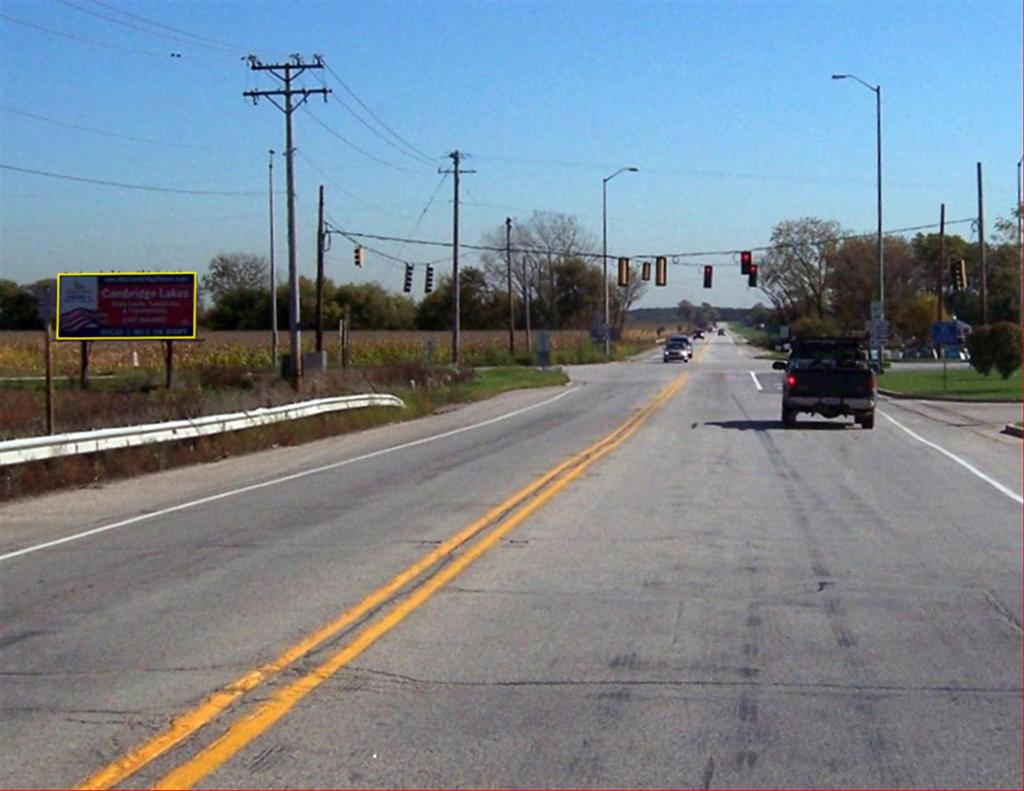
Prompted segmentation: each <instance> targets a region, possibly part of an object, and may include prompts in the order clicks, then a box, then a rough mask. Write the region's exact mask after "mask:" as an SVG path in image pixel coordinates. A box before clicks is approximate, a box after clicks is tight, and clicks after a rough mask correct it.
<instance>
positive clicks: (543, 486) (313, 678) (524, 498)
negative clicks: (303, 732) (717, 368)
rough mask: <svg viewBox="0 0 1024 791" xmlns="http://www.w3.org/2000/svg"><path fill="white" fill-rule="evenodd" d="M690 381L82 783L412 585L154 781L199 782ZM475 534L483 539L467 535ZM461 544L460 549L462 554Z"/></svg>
mask: <svg viewBox="0 0 1024 791" xmlns="http://www.w3.org/2000/svg"><path fill="white" fill-rule="evenodd" d="M685 381H686V374H685V373H683V374H680V375H679V376H678V377H677V378H676V379H674V380H673V381H672V382H671V383H670V384H669V385H667V386H666V387H665V388H664V389H663V390H662V391H661V392H660V393H659V394H658V395H657V396H656V397H655V398H654V399H653V400H652V401H650V402H649V403H648V404H647V405H646V406H644V407H643V408H642V409H641V410H639V411H638V412H636V413H635V414H633V415H632V416H631V417H630V418H629V419H628V420H626V421H625V422H624V423H622V424H621V425H620V426H618V428H616V429H615V430H614V431H612V432H611V433H610V434H608V435H607V436H605V437H604V438H602V439H601V440H599V441H597V442H595V443H594V444H593V445H591V446H590V447H588V448H586V449H585V450H583V451H582V452H580V453H578V454H576V455H575V456H573V457H572V458H569V459H567V460H566V461H563V462H562V463H561V464H558V465H556V466H555V467H553V468H552V469H550V470H549V471H548V472H546V473H544V474H543V475H541V476H540V477H539V478H537V479H536V480H535V481H533V482H532V483H530V484H529V485H527V486H525V487H523V488H522V489H520V490H519V491H517V492H516V493H515V494H513V495H512V496H511V497H509V498H508V499H507V500H505V501H504V502H502V503H501V504H499V505H497V506H495V507H494V508H492V509H491V510H489V511H488V512H487V513H486V514H484V515H483V516H481V517H480V518H479V519H477V520H476V521H474V522H473V523H472V524H470V525H468V526H467V527H465V528H463V529H462V530H461V531H459V532H458V533H456V534H455V535H454V536H452V537H451V538H449V539H448V540H447V541H445V542H444V543H442V544H441V545H439V546H438V547H436V548H435V549H433V550H432V551H430V552H428V553H427V554H426V555H424V556H423V557H422V558H420V559H419V560H418V561H416V562H415V563H413V564H412V565H410V566H409V567H408V568H406V569H405V570H404V571H402V572H401V573H399V574H398V575H396V576H395V577H394V578H393V579H392V580H391V581H389V582H388V583H387V584H385V585H383V586H381V587H380V588H378V589H377V590H375V591H374V592H373V593H371V594H370V595H369V596H367V597H366V598H365V599H363V600H362V601H361V602H359V603H358V604H357V605H355V606H354V607H352V608H350V609H349V610H346V611H345V612H344V613H342V614H341V615H339V616H338V617H337V618H335V619H334V620H333V621H331V622H330V623H328V624H326V625H325V626H323V627H321V628H320V629H317V630H316V631H315V632H312V633H311V634H309V635H307V636H306V637H305V638H304V639H303V640H301V641H300V642H298V643H296V644H295V645H293V646H291V647H290V648H289V649H288V650H286V651H285V652H284V653H282V654H281V655H280V656H278V657H277V658H276V659H274V660H273V661H272V662H269V663H267V664H265V665H263V666H261V667H258V668H256V669H254V670H252V671H250V672H249V673H247V674H245V675H244V676H242V677H240V678H238V679H236V680H235V681H233V682H231V683H230V684H228V685H227V686H225V687H223V688H222V689H220V690H218V691H217V692H215V693H213V694H212V695H210V696H209V697H207V698H206V699H205V700H203V701H202V702H201V703H200V704H199V705H197V706H196V707H195V708H193V709H191V710H190V711H187V712H185V713H184V714H182V715H180V716H178V717H176V718H175V719H174V720H173V721H172V723H171V725H170V726H169V727H168V728H167V729H166V730H164V731H163V732H161V733H159V734H157V735H156V736H154V737H153V738H152V739H150V740H149V741H147V742H145V743H144V744H141V745H140V746H138V747H136V748H135V749H133V750H131V751H130V752H128V753H127V754H125V755H124V756H123V757H121V758H120V759H118V760H116V761H114V762H112V763H110V764H108V765H107V766H105V767H104V768H103V769H101V770H99V771H98V772H96V773H95V774H93V775H91V776H90V777H89V778H87V779H86V780H85V781H84V782H83V783H82V784H81V785H80V786H79V788H82V789H106V788H110V787H111V786H113V785H116V784H117V783H119V782H121V781H122V780H124V779H125V778H127V777H130V776H131V775H133V774H134V773H135V772H137V771H139V770H140V769H141V768H143V767H144V766H146V765H147V764H149V763H150V762H152V761H153V760H155V759H156V758H157V757H159V756H160V755H162V754H164V753H165V752H167V751H168V750H170V749H171V748H172V747H174V746H175V745H177V744H180V743H181V742H183V741H184V740H186V739H188V738H189V737H190V736H192V735H193V734H195V733H196V732H197V731H198V730H199V729H200V728H202V727H204V726H205V725H207V724H209V723H210V722H212V721H213V720H214V719H215V718H216V717H217V716H218V715H219V714H220V713H221V712H223V711H224V710H225V709H227V708H228V707H229V706H231V705H232V704H233V703H235V702H236V701H237V700H239V699H240V698H241V697H242V696H243V695H245V694H246V693H247V692H250V691H251V690H253V689H255V688H256V687H257V686H259V685H261V684H262V683H263V682H265V681H267V680H269V679H271V678H273V677H274V676H277V675H278V674H280V672H281V671H282V670H284V669H285V668H287V667H289V666H290V665H292V664H293V663H294V662H296V661H297V660H299V659H301V658H302V657H304V656H306V655H308V654H309V653H310V652H311V651H313V650H314V649H315V648H317V647H318V646H319V645H321V644H323V643H324V642H325V641H327V640H329V639H331V638H332V637H334V636H336V635H337V634H339V633H340V632H342V631H343V630H345V629H346V628H348V627H349V626H352V625H353V624H355V623H357V622H358V621H360V620H361V619H363V618H365V617H366V616H370V615H372V614H373V613H374V611H376V610H378V609H379V608H381V607H382V606H383V605H385V604H387V603H388V602H390V601H391V600H393V599H395V598H396V597H398V596H399V595H400V594H402V591H403V590H405V589H406V588H409V590H408V591H407V592H406V593H405V594H404V595H402V596H401V597H400V598H398V599H397V601H395V602H394V603H393V604H392V606H391V607H390V608H389V609H387V610H386V611H385V612H384V613H383V614H382V615H380V617H378V618H376V619H373V620H369V621H368V622H367V623H366V624H365V625H363V626H362V627H361V628H360V629H359V630H358V631H356V632H355V634H354V636H353V637H352V638H351V640H349V641H348V642H347V643H346V644H345V645H344V646H343V647H342V648H341V649H339V650H338V651H337V652H335V653H334V654H333V655H331V656H330V657H329V658H328V659H327V660H326V661H324V662H323V663H321V664H320V665H319V666H318V667H316V668H315V669H314V670H312V671H310V672H309V673H307V674H305V675H304V676H302V677H300V678H299V679H298V680H296V681H294V682H292V683H290V684H288V685H286V686H283V687H281V688H280V689H277V690H275V691H274V692H273V693H272V694H271V695H270V696H269V697H268V698H267V699H266V700H265V701H264V702H262V703H260V704H259V705H258V706H257V707H256V708H255V709H254V710H253V711H252V712H251V713H249V714H247V715H245V716H244V717H242V718H240V719H239V720H237V721H235V722H234V723H233V724H231V725H230V726H228V728H227V730H226V731H225V732H224V733H223V734H222V735H221V736H219V737H218V738H217V739H215V740H214V741H213V742H211V743H210V744H209V745H207V746H206V747H204V748H203V749H202V750H200V751H199V752H198V753H196V754H195V755H194V756H193V757H192V758H190V759H188V760H186V761H185V762H184V763H182V764H180V765H179V766H178V767H177V768H175V769H173V770H171V771H170V772H169V773H168V774H166V775H165V776H164V777H162V778H161V779H160V780H159V781H158V782H157V783H156V784H155V785H154V786H153V787H154V788H190V787H191V786H193V785H194V784H195V783H197V782H198V781H199V780H201V779H202V778H203V777H205V776H206V775H208V774H209V773H210V772H212V771H214V770H215V769H217V768H218V767H219V766H221V765H223V764H224V763H225V762H226V761H227V760H229V759H230V758H231V757H232V756H233V755H235V753H237V752H238V751H239V750H241V749H242V748H243V747H244V746H246V745H247V744H249V743H250V742H252V741H253V740H254V739H255V738H256V737H258V736H259V735H260V734H261V733H263V732H264V731H266V730H267V729H268V728H270V727H271V726H272V725H274V723H276V722H277V721H278V720H280V719H281V718H282V717H284V716H285V715H286V714H287V713H288V711H289V710H290V709H291V708H292V707H293V706H294V705H295V704H296V703H298V702H299V701H300V700H302V698H304V697H305V696H306V695H308V694H309V693H310V692H312V691H313V690H314V689H316V688H317V687H318V686H319V685H320V684H321V683H323V682H324V681H325V680H327V679H328V678H330V677H331V676H332V675H333V674H335V673H336V672H337V671H338V670H340V669H341V668H342V667H344V666H345V665H346V664H348V663H349V662H351V661H352V660H353V659H355V658H356V657H358V656H359V655H360V654H361V653H363V651H365V650H366V649H367V648H369V647H370V646H371V645H373V643H375V642H376V641H377V640H378V639H380V638H381V637H382V636H383V635H385V634H386V633H387V632H389V631H390V630H391V629H393V628H394V627H395V626H397V625H398V624H399V623H401V622H402V620H403V619H404V618H405V617H406V616H407V615H409V613H411V612H412V611H413V610H415V609H417V608H418V607H419V606H420V605H422V604H423V603H424V602H425V601H427V599H429V598H430V597H431V596H432V595H433V594H434V593H436V592H437V591H438V590H440V589H441V588H442V587H444V585H446V584H447V583H448V582H450V581H451V580H452V579H454V578H455V577H456V576H458V575H459V574H460V573H462V571H464V570H465V569H466V568H467V567H468V566H469V565H470V564H471V563H473V561H475V560H476V559H477V558H479V557H480V556H481V555H483V554H484V553H485V552H487V550H489V549H490V548H491V547H493V546H494V545H495V544H496V543H498V542H499V541H500V540H501V539H502V537H504V536H505V535H506V534H507V533H508V532H509V531H511V530H513V529H514V528H515V527H516V526H518V525H519V524H521V523H522V522H523V521H524V520H525V519H527V518H528V517H529V516H530V515H531V514H532V513H534V512H535V511H536V510H537V509H539V508H541V507H542V506H543V505H544V504H545V503H547V502H548V501H549V500H550V499H551V498H553V497H554V496H555V495H556V494H558V493H559V492H560V491H562V490H563V489H565V487H567V486H568V485H569V484H570V483H572V482H573V481H574V480H575V479H576V478H578V477H579V476H580V475H582V474H583V472H584V471H585V470H586V469H587V468H588V467H590V466H591V465H592V464H594V463H595V462H597V461H598V460H599V459H601V458H603V457H604V456H606V455H607V454H608V453H610V452H611V451H613V450H614V449H615V448H617V447H618V446H619V445H621V444H622V443H623V442H625V441H626V440H627V439H629V437H631V436H632V435H633V434H634V433H635V432H636V431H637V430H638V429H639V428H640V426H641V425H643V423H644V422H645V421H646V420H647V419H648V418H649V417H650V416H651V415H652V414H653V413H654V412H655V411H656V410H657V409H659V408H660V407H661V406H662V405H664V404H665V402H666V401H668V400H669V399H670V398H671V397H672V396H673V395H675V394H676V393H677V392H678V391H679V390H680V389H681V388H682V386H683V384H684V383H685ZM472 539H477V540H476V541H474V542H473V543H469V542H471V540H472ZM457 550H462V551H461V552H459V554H458V556H457V557H456V556H455V552H456V551H457ZM443 561H449V562H447V563H446V564H445V565H443V566H441V567H440V568H439V570H437V571H436V573H433V574H428V572H429V571H430V570H431V569H433V568H434V567H435V566H438V565H439V564H441V563H442V562H443ZM410 585H411V587H410Z"/></svg>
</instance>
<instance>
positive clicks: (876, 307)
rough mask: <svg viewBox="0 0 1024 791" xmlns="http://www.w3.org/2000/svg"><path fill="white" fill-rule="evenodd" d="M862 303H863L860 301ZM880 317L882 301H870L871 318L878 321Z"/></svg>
mask: <svg viewBox="0 0 1024 791" xmlns="http://www.w3.org/2000/svg"><path fill="white" fill-rule="evenodd" d="M861 304H863V303H861ZM881 318H882V303H881V302H879V301H877V300H875V301H873V302H872V303H871V320H872V321H878V320H879V319H881Z"/></svg>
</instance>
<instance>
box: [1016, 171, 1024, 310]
mask: <svg viewBox="0 0 1024 791" xmlns="http://www.w3.org/2000/svg"><path fill="white" fill-rule="evenodd" d="M1022 165H1024V157H1021V158H1020V159H1018V160H1017V266H1018V267H1019V268H1018V270H1017V286H1018V287H1019V288H1020V294H1019V296H1020V305H1019V306H1018V307H1019V308H1020V325H1021V327H1024V251H1022V250H1021V240H1022V239H1024V228H1022V226H1021V223H1022V222H1024V216H1022V212H1024V207H1022V205H1021V195H1020V171H1021V166H1022Z"/></svg>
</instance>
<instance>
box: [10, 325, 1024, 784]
mask: <svg viewBox="0 0 1024 791" xmlns="http://www.w3.org/2000/svg"><path fill="white" fill-rule="evenodd" d="M770 365H771V363H770V362H769V361H760V360H755V359H753V356H752V355H751V354H750V353H749V352H748V351H747V350H746V348H745V347H741V346H739V345H737V344H735V343H734V342H733V336H732V335H731V334H727V335H725V336H721V337H717V336H716V337H714V338H712V339H710V340H708V341H706V342H698V344H697V347H696V354H695V357H694V360H693V362H690V363H688V364H674V365H667V364H663V363H662V361H661V354H660V352H657V353H655V352H653V351H652V352H651V353H650V354H649V355H647V356H645V357H644V358H638V359H635V360H632V361H630V362H626V363H616V364H611V365H604V366H583V367H580V368H578V369H574V370H572V371H571V377H572V380H573V383H572V384H571V385H570V386H568V387H565V388H558V389H545V390H535V391H517V392H513V393H508V394H506V395H503V396H501V397H499V398H496V399H493V400H490V401H486V402H480V403H476V404H472V405H469V406H466V407H464V408H461V409H457V410H452V411H449V412H446V413H444V414H441V415H437V416H434V417H432V418H429V419H426V420H419V421H413V422H411V423H406V424H401V425H394V426H388V427H385V428H381V429H375V430H372V431H368V432H364V433H361V434H358V435H349V436H344V437H338V438H332V439H329V440H323V441H320V442H317V443H314V444H312V445H307V446H304V447H298V448H286V449H279V450H274V451H271V452H267V453H262V454H258V455H253V456H248V457H244V458H239V459H233V460H227V461H223V462H218V463H215V464H210V465H204V466H201V467H196V468H192V469H179V470H175V471H171V472H168V473H162V474H158V475H152V476H147V477H145V478H139V479H136V480H133V481H126V482H119V483H114V484H110V485H105V486H103V487H101V488H94V489H82V490H78V491H74V492H64V493H60V494H56V495H49V496H45V497H39V498H36V499H33V500H24V501H20V502H15V503H12V504H8V505H6V506H4V507H3V508H2V509H0V523H2V524H0V666H2V674H3V694H2V696H0V709H2V712H0V714H2V716H0V745H3V751H2V752H3V759H2V760H0V785H3V786H4V787H13V786H17V787H55V786H57V787H65V786H85V787H91V788H119V787H178V788H180V787H196V788H218V787H233V788H240V787H245V788H248V787H253V788H279V787H346V786H356V787H366V786H369V787H385V786H401V787H427V786H429V787H442V788H444V787H467V786H468V787H537V786H541V787H650V786H656V787H684V786H685V787H705V788H713V787H854V786H858V787H924V786H928V787H936V786H943V787H986V788H1019V787H1020V786H1021V783H1022V777H1021V764H1022V756H1021V696H1022V685H1021V664H1022V653H1021V642H1022V632H1021V620H1022V615H1021V598H1022V587H1021V579H1022V569H1021V557H1022V545H1021V496H1020V495H1021V491H1022V482H1021V465H1020V454H1021V445H1020V440H1018V439H1016V438H1011V437H1007V436H1005V435H1000V434H999V433H998V432H996V431H987V430H985V428H984V426H983V425H981V422H979V423H976V424H974V423H972V424H971V425H964V424H963V422H960V421H955V420H942V419H938V418H936V417H935V414H936V413H934V412H933V411H932V412H930V411H928V410H926V409H916V408H915V407H914V404H913V403H909V402H908V403H904V402H899V403H897V402H893V401H888V400H885V399H882V400H880V402H879V407H878V412H879V418H878V420H877V422H876V426H875V428H874V430H872V431H865V430H862V429H858V428H855V427H853V426H852V425H849V421H847V422H846V423H844V422H842V421H825V420H822V419H818V418H804V417H803V416H801V419H799V421H798V425H797V427H796V428H794V429H784V428H783V427H782V425H781V423H780V421H779V411H780V406H779V405H780V400H779V399H780V394H779V389H778V388H779V376H780V374H779V372H777V371H776V372H773V371H772V370H771V368H770Z"/></svg>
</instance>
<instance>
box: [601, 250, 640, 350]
mask: <svg viewBox="0 0 1024 791" xmlns="http://www.w3.org/2000/svg"><path fill="white" fill-rule="evenodd" d="M646 291H647V281H646V280H642V279H641V278H640V267H639V266H638V265H637V264H630V267H629V285H626V286H620V285H619V284H618V281H617V280H615V281H611V280H609V283H608V301H609V303H610V305H609V308H608V311H609V313H610V314H611V315H610V316H609V317H608V320H609V322H611V325H612V327H613V328H614V329H615V331H616V332H617V333H619V334H620V335H621V333H622V328H623V327H624V326H625V325H626V313H627V311H628V310H629V309H630V308H631V307H633V305H635V304H636V303H637V302H638V301H639V300H640V298H641V297H642V296H643V295H644V293H645V292H646ZM602 296H603V295H602Z"/></svg>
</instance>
